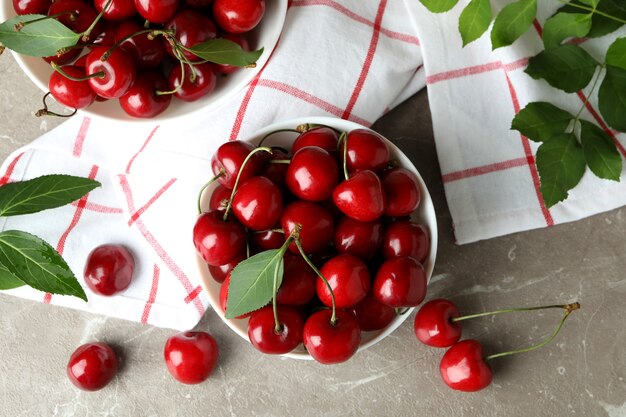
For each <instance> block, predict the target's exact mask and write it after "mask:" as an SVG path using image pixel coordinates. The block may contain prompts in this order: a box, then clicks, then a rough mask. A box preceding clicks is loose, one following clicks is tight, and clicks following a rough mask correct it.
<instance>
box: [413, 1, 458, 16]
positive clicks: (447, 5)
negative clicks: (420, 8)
mask: <svg viewBox="0 0 626 417" xmlns="http://www.w3.org/2000/svg"><path fill="white" fill-rule="evenodd" d="M458 2H459V0H420V3H422V4H423V5H424V7H426V8H427V9H428V10H429V11H430V12H432V13H444V12H447V11H449V10H451V9H452V8H453V7H454V6H456V4H457V3H458Z"/></svg>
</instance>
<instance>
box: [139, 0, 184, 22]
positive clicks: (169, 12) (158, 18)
mask: <svg viewBox="0 0 626 417" xmlns="http://www.w3.org/2000/svg"><path fill="white" fill-rule="evenodd" d="M178 4H179V0H135V8H136V9H137V11H138V12H139V14H140V15H141V16H142V17H143V18H144V19H146V20H149V21H150V22H152V23H165V22H167V21H168V20H170V19H171V18H172V17H174V14H176V10H178Z"/></svg>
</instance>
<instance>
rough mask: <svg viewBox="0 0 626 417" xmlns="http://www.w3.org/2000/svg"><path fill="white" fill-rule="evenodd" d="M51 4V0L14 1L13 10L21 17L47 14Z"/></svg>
mask: <svg viewBox="0 0 626 417" xmlns="http://www.w3.org/2000/svg"><path fill="white" fill-rule="evenodd" d="M51 4H52V1H51V0H13V10H15V13H17V14H19V15H24V14H46V13H47V12H48V9H49V8H50V5H51Z"/></svg>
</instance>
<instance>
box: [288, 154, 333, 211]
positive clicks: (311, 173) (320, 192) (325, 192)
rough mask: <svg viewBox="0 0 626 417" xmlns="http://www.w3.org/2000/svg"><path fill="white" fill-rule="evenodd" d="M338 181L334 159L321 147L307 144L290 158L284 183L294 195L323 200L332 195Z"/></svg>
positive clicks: (310, 199)
mask: <svg viewBox="0 0 626 417" xmlns="http://www.w3.org/2000/svg"><path fill="white" fill-rule="evenodd" d="M338 181H339V168H338V167H337V162H335V159H334V158H333V157H332V156H331V155H330V154H329V153H328V152H326V151H325V150H323V149H322V148H318V147H317V146H307V147H304V148H301V149H300V150H299V151H298V152H296V153H295V154H294V155H293V157H292V158H291V163H290V164H289V168H287V175H286V177H285V183H286V184H287V188H289V191H291V192H292V193H293V194H294V195H295V196H296V197H298V198H301V199H302V200H308V201H323V200H326V199H328V198H330V197H331V196H332V195H333V189H334V188H335V185H337V182H338Z"/></svg>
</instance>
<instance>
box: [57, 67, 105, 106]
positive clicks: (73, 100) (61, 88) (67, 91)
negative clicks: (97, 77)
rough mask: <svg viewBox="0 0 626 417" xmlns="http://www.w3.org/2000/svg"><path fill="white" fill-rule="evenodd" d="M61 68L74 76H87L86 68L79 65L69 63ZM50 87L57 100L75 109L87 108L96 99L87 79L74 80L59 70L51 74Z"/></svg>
mask: <svg viewBox="0 0 626 417" xmlns="http://www.w3.org/2000/svg"><path fill="white" fill-rule="evenodd" d="M61 69H62V70H63V71H64V72H65V73H66V74H68V75H70V76H72V77H77V78H83V77H85V70H84V69H83V68H81V67H79V66H75V65H67V66H64V67H62V68H61ZM48 89H49V90H50V94H52V97H54V99H55V100H56V101H58V102H59V103H61V104H63V105H64V106H67V107H71V108H74V109H82V108H85V107H87V106H89V105H90V104H91V103H93V102H94V101H95V99H96V93H94V92H93V90H92V89H91V87H89V83H88V82H87V80H84V81H73V80H70V79H69V78H67V77H65V76H63V75H61V74H60V73H59V72H57V71H54V72H53V73H52V75H51V76H50V81H49V82H48Z"/></svg>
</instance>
